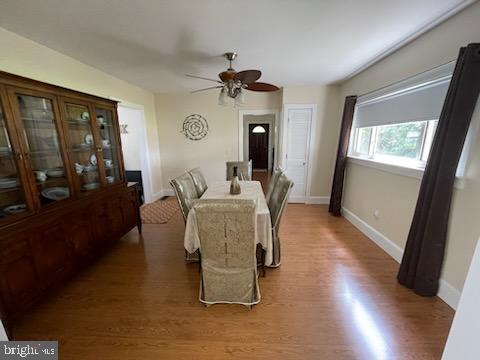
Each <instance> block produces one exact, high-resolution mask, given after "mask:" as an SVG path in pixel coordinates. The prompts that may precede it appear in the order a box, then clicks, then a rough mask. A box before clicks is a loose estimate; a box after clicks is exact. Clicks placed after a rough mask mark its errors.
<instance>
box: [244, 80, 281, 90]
mask: <svg viewBox="0 0 480 360" xmlns="http://www.w3.org/2000/svg"><path fill="white" fill-rule="evenodd" d="M246 89H247V90H251V91H277V90H280V88H279V87H278V86H275V85H272V84H267V83H264V82H254V83H251V84H247V86H246Z"/></svg>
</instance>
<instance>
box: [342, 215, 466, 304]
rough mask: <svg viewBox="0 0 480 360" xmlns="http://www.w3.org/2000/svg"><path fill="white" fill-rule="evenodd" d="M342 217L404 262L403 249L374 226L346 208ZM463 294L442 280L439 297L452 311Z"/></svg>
mask: <svg viewBox="0 0 480 360" xmlns="http://www.w3.org/2000/svg"><path fill="white" fill-rule="evenodd" d="M342 215H343V217H344V218H345V219H347V220H348V221H349V222H350V223H351V224H352V225H353V226H355V227H356V228H357V229H358V230H360V232H362V233H363V234H364V235H365V236H366V237H368V238H369V239H370V240H372V241H373V242H374V243H375V244H377V245H378V246H379V247H380V248H382V249H383V251H385V252H386V253H387V254H388V255H390V256H391V257H392V258H394V259H395V261H397V262H398V263H400V262H401V261H402V256H403V249H402V248H401V247H400V246H398V245H397V244H395V243H394V242H393V241H392V240H390V239H389V238H387V237H386V236H385V235H383V234H382V233H381V232H380V231H378V230H377V229H375V228H374V227H373V226H371V225H370V224H368V223H367V222H365V221H364V220H362V219H360V217H358V216H357V215H355V214H354V213H353V212H352V211H350V210H348V209H347V208H345V207H342ZM460 294H461V292H460V291H459V290H458V289H456V288H455V287H454V286H452V285H451V284H449V283H448V282H447V281H445V280H444V279H440V286H439V289H438V294H437V296H438V297H439V298H440V299H442V300H443V301H445V302H446V303H447V304H448V305H449V306H450V307H451V308H452V309H454V310H456V309H457V306H458V302H459V300H460Z"/></svg>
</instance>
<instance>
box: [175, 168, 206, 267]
mask: <svg viewBox="0 0 480 360" xmlns="http://www.w3.org/2000/svg"><path fill="white" fill-rule="evenodd" d="M170 185H171V186H172V188H173V191H174V192H175V196H176V198H177V200H178V205H180V210H181V212H182V215H183V221H184V222H185V223H186V222H187V217H188V213H189V212H190V208H191V206H192V203H193V201H194V200H195V199H198V193H197V189H196V188H195V184H194V183H193V180H192V176H191V175H190V174H189V173H184V174H182V175H180V176H178V177H176V178H175V179H173V180H170ZM185 260H186V261H199V253H198V251H196V252H194V253H193V254H190V253H189V252H188V251H186V250H185Z"/></svg>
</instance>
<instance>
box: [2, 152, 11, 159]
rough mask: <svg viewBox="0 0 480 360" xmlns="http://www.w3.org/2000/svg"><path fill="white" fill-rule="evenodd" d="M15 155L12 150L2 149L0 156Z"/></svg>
mask: <svg viewBox="0 0 480 360" xmlns="http://www.w3.org/2000/svg"><path fill="white" fill-rule="evenodd" d="M9 157H13V152H12V151H0V158H9Z"/></svg>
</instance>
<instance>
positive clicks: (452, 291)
mask: <svg viewBox="0 0 480 360" xmlns="http://www.w3.org/2000/svg"><path fill="white" fill-rule="evenodd" d="M461 294H462V293H461V292H460V291H459V290H458V289H457V288H455V287H453V286H452V285H450V284H449V283H448V282H446V281H445V280H443V279H440V286H439V287H438V294H437V296H438V297H439V298H440V299H442V300H443V301H445V302H446V303H447V304H448V305H449V306H450V307H451V308H452V309H454V310H457V306H458V302H459V301H460V295H461Z"/></svg>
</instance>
